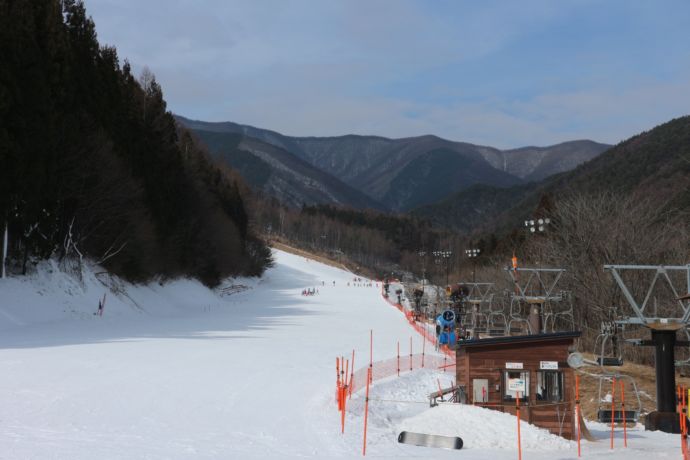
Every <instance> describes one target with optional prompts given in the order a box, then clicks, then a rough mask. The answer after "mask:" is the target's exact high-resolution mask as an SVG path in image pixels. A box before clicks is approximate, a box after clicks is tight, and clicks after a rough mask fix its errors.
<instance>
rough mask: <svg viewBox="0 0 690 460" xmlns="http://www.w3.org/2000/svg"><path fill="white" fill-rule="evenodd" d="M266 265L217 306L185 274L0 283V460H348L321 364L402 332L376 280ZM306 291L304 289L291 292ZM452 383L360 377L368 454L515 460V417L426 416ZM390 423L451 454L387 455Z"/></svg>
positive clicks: (350, 421)
mask: <svg viewBox="0 0 690 460" xmlns="http://www.w3.org/2000/svg"><path fill="white" fill-rule="evenodd" d="M275 255H276V260H277V265H276V267H275V268H273V269H271V270H269V271H268V273H267V274H266V276H265V277H264V278H263V279H261V280H260V281H257V280H234V281H233V282H232V284H241V285H244V286H247V287H249V288H250V289H248V290H245V291H243V292H239V293H236V294H233V295H230V296H225V297H223V296H221V295H220V294H219V293H218V292H214V291H210V290H208V289H206V288H205V287H203V286H202V285H200V284H199V283H197V282H194V281H189V280H178V281H174V282H169V283H165V284H159V283H151V284H149V285H145V286H132V285H129V284H127V283H122V282H121V281H118V280H114V279H111V278H109V277H107V276H106V275H103V274H99V275H96V274H94V273H93V272H92V271H87V272H86V273H85V277H84V280H83V282H77V281H75V280H74V279H73V278H71V277H69V276H67V275H65V274H63V273H61V272H59V271H58V270H57V269H56V267H55V266H53V265H51V264H44V265H42V267H41V268H40V270H39V271H38V273H37V274H36V275H34V276H31V277H28V278H10V279H6V280H0V459H70V460H72V459H74V460H81V459H89V460H92V459H167V458H170V459H197V458H201V459H210V458H214V459H215V458H218V459H235V458H237V459H243V458H263V459H274V458H286V457H309V458H319V459H320V458H355V457H360V456H361V449H362V426H363V406H364V397H363V394H362V392H361V391H360V392H357V393H355V394H354V395H353V397H352V399H351V400H350V401H349V404H348V411H347V417H346V426H345V434H344V435H342V434H341V433H340V419H339V415H338V412H337V410H336V407H335V402H334V389H335V385H334V384H335V357H336V356H341V355H345V356H347V357H349V355H350V353H351V352H352V349H353V348H354V349H355V350H356V353H357V354H356V357H355V361H356V363H355V364H356V366H355V367H357V368H359V367H361V366H362V365H363V364H365V362H366V361H367V359H368V350H369V330H370V329H373V331H374V360H375V361H376V360H383V359H388V358H391V357H392V356H394V354H395V349H396V343H397V341H401V343H408V342H409V338H410V336H413V335H414V334H415V333H414V332H413V330H412V329H411V328H410V326H409V325H408V324H407V322H406V321H405V319H404V317H403V315H402V314H401V313H400V312H399V311H398V310H397V309H395V308H393V307H391V306H390V305H389V304H388V303H386V302H385V301H383V299H382V298H381V296H380V288H377V287H376V285H375V284H374V285H373V286H372V287H364V286H362V285H359V286H354V283H352V277H353V275H352V274H351V273H347V272H344V271H341V270H338V269H335V268H333V267H328V266H325V265H322V264H319V263H317V262H314V261H308V260H306V259H304V258H302V257H298V256H294V255H291V254H287V253H284V252H276V253H275ZM99 280H100V281H99ZM101 281H104V282H106V283H108V284H109V285H110V286H113V287H115V288H117V291H118V294H115V293H112V292H109V293H108V295H107V300H106V307H105V312H104V315H103V316H102V317H99V316H96V315H94V312H95V311H96V308H97V305H98V299H99V298H100V297H102V296H103V294H104V292H105V288H104V285H103V283H102V282H101ZM334 281H335V285H334V284H333V282H334ZM348 282H350V284H351V285H350V286H347V283H348ZM305 288H313V289H318V290H319V294H318V295H315V296H311V297H303V296H302V295H301V291H302V290H303V289H305ZM414 341H415V344H416V345H415V347H417V346H421V339H420V338H419V337H418V336H415V337H414ZM427 352H430V351H429V349H428V348H427ZM452 378H453V377H452V376H451V375H449V374H448V373H442V372H439V371H433V370H428V369H427V370H417V371H414V372H412V373H410V372H406V373H403V374H402V375H401V376H400V377H391V378H388V379H385V380H382V381H377V382H375V385H374V386H373V387H372V390H371V391H372V393H371V402H370V413H369V432H368V440H369V442H368V447H367V457H375V458H398V457H417V458H457V457H458V456H461V457H466V458H472V459H491V460H503V459H514V458H516V457H517V452H516V450H515V447H514V446H515V444H516V442H515V435H516V434H515V431H516V430H515V423H516V422H515V419H514V418H512V417H510V416H508V415H504V414H500V413H498V412H494V411H488V410H484V409H479V408H475V407H468V406H462V407H459V406H449V405H442V406H439V407H436V408H433V409H430V408H429V406H428V404H426V395H427V394H428V393H429V392H431V391H434V390H435V389H436V387H437V385H438V383H437V380H440V381H441V383H442V384H446V383H449V381H450V380H451V379H452ZM402 429H407V430H414V431H427V432H433V433H438V434H448V435H453V434H457V435H460V436H461V437H463V438H464V440H465V447H464V448H463V450H462V451H460V452H457V451H445V450H436V449H428V448H421V447H414V446H407V445H400V444H398V443H397V442H396V437H397V433H398V432H399V431H400V430H402ZM590 430H591V431H593V432H594V433H595V434H597V435H598V436H599V437H601V438H606V440H602V441H601V442H597V443H587V442H583V458H591V457H601V458H604V457H605V458H611V459H623V458H625V459H626V460H634V459H643V458H644V459H645V460H647V459H648V458H651V457H653V458H659V457H666V458H678V457H679V455H680V451H679V446H678V444H679V439H678V437H677V436H671V435H666V434H663V433H647V432H645V431H644V430H642V429H632V430H630V433H629V447H628V448H627V449H624V448H623V447H622V440H621V439H620V436H618V437H617V439H616V444H617V446H616V448H615V449H614V450H613V451H610V450H609V448H608V441H607V439H608V438H607V435H608V431H607V427H605V426H601V425H598V424H594V423H591V424H590ZM521 431H522V439H523V446H524V452H523V456H524V458H525V459H526V460H527V459H555V458H575V457H576V456H577V451H576V448H575V444H574V443H571V442H567V441H564V440H562V439H560V438H558V437H555V436H552V435H549V434H548V433H546V432H544V431H542V430H539V429H537V428H535V427H532V426H528V425H523V426H522V428H521Z"/></svg>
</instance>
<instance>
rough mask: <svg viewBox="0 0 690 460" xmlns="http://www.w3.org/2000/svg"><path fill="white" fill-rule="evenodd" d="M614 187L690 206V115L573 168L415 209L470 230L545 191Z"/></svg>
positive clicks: (519, 211)
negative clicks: (515, 184)
mask: <svg viewBox="0 0 690 460" xmlns="http://www.w3.org/2000/svg"><path fill="white" fill-rule="evenodd" d="M598 192H614V193H620V194H625V195H632V196H635V197H639V198H640V199H651V200H653V201H654V202H655V203H657V204H658V206H659V207H661V208H663V209H668V210H672V209H676V210H677V209H681V210H687V209H690V116H684V117H680V118H676V119H673V120H671V121H669V122H666V123H663V124H661V125H659V126H657V127H655V128H653V129H651V130H649V131H645V132H643V133H640V134H638V135H636V136H633V137H631V138H630V139H627V140H625V141H623V142H621V143H620V144H618V145H616V146H615V147H612V148H611V149H609V150H607V151H606V152H604V153H603V154H601V155H599V156H597V157H596V158H594V159H592V160H590V161H587V162H585V163H583V164H581V165H579V166H577V167H575V168H574V169H572V170H570V171H566V172H563V173H560V174H555V175H552V176H549V177H547V178H546V179H544V180H542V181H541V182H533V183H528V184H521V185H517V186H514V187H510V188H498V187H492V186H487V185H481V186H475V187H470V188H468V189H465V190H463V191H460V192H458V193H456V194H453V195H450V196H448V197H446V198H445V199H444V200H442V201H439V202H437V203H434V204H431V205H428V206H423V207H420V208H418V209H415V210H414V211H413V214H415V215H417V216H419V217H423V218H426V219H429V220H431V221H432V222H433V223H434V224H436V225H439V226H443V227H451V228H456V229H460V230H465V231H472V230H477V229H483V230H488V231H494V230H497V229H499V230H500V229H507V228H510V227H515V225H516V224H517V223H518V222H519V221H521V220H522V219H524V218H525V217H526V216H528V215H529V213H530V212H532V211H533V210H534V209H535V208H536V207H537V205H538V203H539V201H540V199H541V197H543V196H545V195H549V196H552V197H553V198H554V199H557V197H558V196H559V195H563V194H567V193H577V194H586V193H598Z"/></svg>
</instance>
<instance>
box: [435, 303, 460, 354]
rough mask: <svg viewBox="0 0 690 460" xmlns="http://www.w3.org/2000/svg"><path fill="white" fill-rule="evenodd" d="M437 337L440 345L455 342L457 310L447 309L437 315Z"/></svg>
mask: <svg viewBox="0 0 690 460" xmlns="http://www.w3.org/2000/svg"><path fill="white" fill-rule="evenodd" d="M436 339H437V341H438V343H439V345H450V344H455V342H456V341H457V337H456V336H455V312H454V311H453V310H446V311H444V312H443V313H441V314H440V315H438V316H437V317H436Z"/></svg>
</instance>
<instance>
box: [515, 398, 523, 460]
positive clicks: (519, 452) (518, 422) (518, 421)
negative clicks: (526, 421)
mask: <svg viewBox="0 0 690 460" xmlns="http://www.w3.org/2000/svg"><path fill="white" fill-rule="evenodd" d="M515 413H516V415H517V425H518V427H517V428H518V460H522V443H521V441H520V392H519V391H518V392H517V398H516V399H515Z"/></svg>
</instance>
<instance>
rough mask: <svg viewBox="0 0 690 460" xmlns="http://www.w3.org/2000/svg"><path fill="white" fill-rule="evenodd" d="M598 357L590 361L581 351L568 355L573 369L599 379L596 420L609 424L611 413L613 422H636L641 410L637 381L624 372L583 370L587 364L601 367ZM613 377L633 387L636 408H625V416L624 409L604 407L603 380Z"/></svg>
mask: <svg viewBox="0 0 690 460" xmlns="http://www.w3.org/2000/svg"><path fill="white" fill-rule="evenodd" d="M599 361H600V360H599V359H597V360H596V361H591V360H588V359H585V358H584V357H583V356H582V354H581V353H578V352H575V353H571V354H570V355H569V356H568V365H569V366H570V367H572V368H573V369H575V370H576V371H577V372H580V373H582V374H585V375H587V376H589V377H592V378H594V379H597V380H598V381H599V392H598V396H597V420H598V421H599V422H601V423H606V424H609V423H611V418H612V417H611V416H612V415H613V422H614V423H623V422H626V423H637V422H638V421H639V419H640V413H641V412H642V400H641V399H640V392H639V390H638V389H637V382H636V381H635V379H634V378H632V377H631V376H629V375H625V374H620V373H617V372H608V371H605V372H604V373H602V374H594V373H590V372H586V371H583V370H582V369H581V368H582V367H584V366H587V365H591V366H597V367H599V368H601V369H603V367H602V366H601V364H599ZM613 379H616V380H617V381H621V380H624V381H627V382H629V384H630V386H631V387H632V389H633V393H634V394H635V399H636V400H637V409H633V410H625V417H624V416H623V414H624V411H623V410H622V409H615V408H614V410H613V411H612V410H611V407H610V406H609V407H606V404H610V403H607V402H606V401H604V399H603V398H602V393H603V391H604V382H612V381H613Z"/></svg>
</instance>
